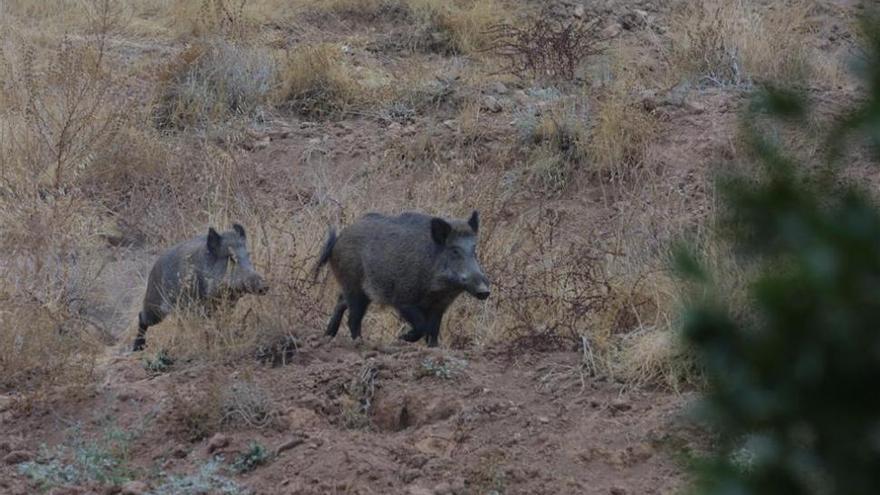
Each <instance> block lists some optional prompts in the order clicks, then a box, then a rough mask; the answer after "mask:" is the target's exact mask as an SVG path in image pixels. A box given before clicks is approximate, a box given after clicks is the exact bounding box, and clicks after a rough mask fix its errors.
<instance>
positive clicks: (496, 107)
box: [480, 96, 502, 113]
mask: <svg viewBox="0 0 880 495" xmlns="http://www.w3.org/2000/svg"><path fill="white" fill-rule="evenodd" d="M480 108H481V109H482V110H487V111H489V112H492V113H498V112H500V111H501V110H502V106H501V102H499V101H498V98H495V97H494V96H487V97H486V98H485V99H484V100H483V104H482V106H481V107H480Z"/></svg>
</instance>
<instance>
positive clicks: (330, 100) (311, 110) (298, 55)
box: [278, 43, 388, 116]
mask: <svg viewBox="0 0 880 495" xmlns="http://www.w3.org/2000/svg"><path fill="white" fill-rule="evenodd" d="M360 69H361V70H357V69H355V68H353V67H352V66H351V64H349V63H348V61H347V60H346V52H345V51H344V49H343V47H342V46H340V45H336V44H330V43H325V44H319V45H306V46H301V47H299V48H297V49H296V50H294V51H292V52H291V53H290V54H289V56H288V57H287V58H286V60H284V61H283V62H282V69H281V71H280V76H279V77H280V93H279V96H278V99H279V100H280V101H281V102H283V104H285V105H287V106H289V107H291V108H293V109H294V110H295V111H297V112H299V113H301V114H303V115H309V116H326V115H333V114H339V113H341V112H344V111H346V110H350V109H352V108H356V107H358V106H362V105H366V104H367V103H370V102H372V101H373V100H374V99H377V98H378V97H379V95H380V94H381V93H382V90H383V89H384V86H386V84H387V82H388V80H387V77H386V76H384V75H383V74H381V73H377V72H370V71H368V70H366V69H364V68H360Z"/></svg>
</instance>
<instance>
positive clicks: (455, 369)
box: [416, 356, 468, 380]
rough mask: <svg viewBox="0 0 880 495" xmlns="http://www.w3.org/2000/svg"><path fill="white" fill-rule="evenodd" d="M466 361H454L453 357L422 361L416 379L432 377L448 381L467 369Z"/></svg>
mask: <svg viewBox="0 0 880 495" xmlns="http://www.w3.org/2000/svg"><path fill="white" fill-rule="evenodd" d="M467 364H468V363H467V361H465V360H464V359H456V358H453V357H448V356H447V357H442V358H440V359H436V360H435V359H434V358H426V359H425V360H423V361H422V365H421V367H420V368H419V370H418V372H417V373H416V375H417V376H418V377H423V376H434V377H437V378H442V379H444V380H449V379H451V378H454V377H456V376H458V375H459V374H461V373H462V372H463V371H464V369H465V368H467Z"/></svg>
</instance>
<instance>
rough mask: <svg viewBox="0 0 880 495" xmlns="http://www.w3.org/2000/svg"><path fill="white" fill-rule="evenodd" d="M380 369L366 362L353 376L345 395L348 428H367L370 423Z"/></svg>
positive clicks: (344, 409)
mask: <svg viewBox="0 0 880 495" xmlns="http://www.w3.org/2000/svg"><path fill="white" fill-rule="evenodd" d="M378 376H379V371H378V370H377V369H376V367H375V366H374V365H372V364H366V365H364V367H363V368H361V370H360V372H359V373H358V374H357V376H355V377H354V378H352V380H351V382H350V383H349V384H348V386H347V387H346V389H345V391H346V395H344V396H343V398H342V401H343V405H342V407H343V410H342V414H343V420H344V422H345V426H346V428H352V429H354V428H365V427H366V426H368V425H369V424H370V411H371V409H372V407H373V396H374V395H375V393H376V381H377V379H378Z"/></svg>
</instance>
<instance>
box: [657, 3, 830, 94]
mask: <svg viewBox="0 0 880 495" xmlns="http://www.w3.org/2000/svg"><path fill="white" fill-rule="evenodd" d="M812 6H813V3H812V2H808V1H804V0H791V1H787V2H781V3H780V4H774V5H771V6H769V7H765V6H762V5H761V4H760V3H759V2H756V1H753V0H700V1H697V2H685V3H683V4H682V7H681V9H680V10H679V11H678V12H677V13H676V14H675V15H674V16H673V18H672V27H671V29H670V37H671V42H672V45H671V47H672V50H671V62H672V64H673V66H674V67H675V68H676V69H674V70H676V71H677V72H679V73H680V74H683V75H684V76H686V77H691V78H697V79H699V81H700V82H701V83H708V84H712V85H741V84H751V83H753V82H778V83H782V82H801V81H803V80H804V79H805V78H806V77H807V76H808V75H809V73H810V68H811V67H810V59H811V58H812V54H811V52H810V50H809V44H808V35H809V33H810V30H811V25H810V11H811V9H812Z"/></svg>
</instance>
